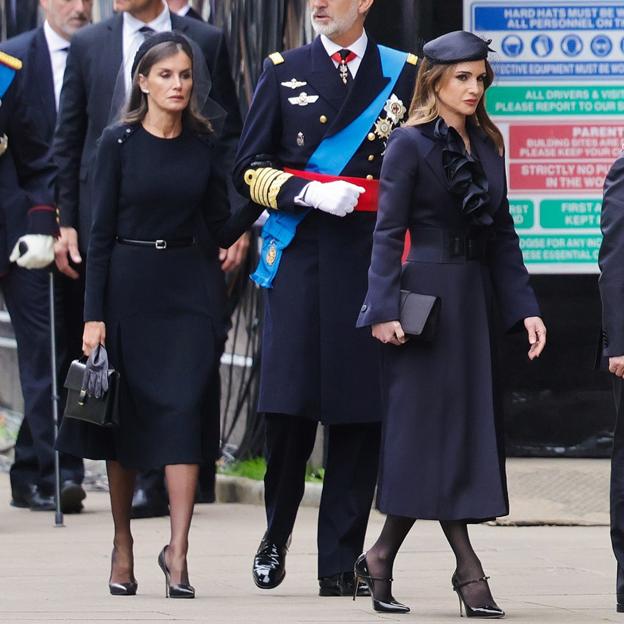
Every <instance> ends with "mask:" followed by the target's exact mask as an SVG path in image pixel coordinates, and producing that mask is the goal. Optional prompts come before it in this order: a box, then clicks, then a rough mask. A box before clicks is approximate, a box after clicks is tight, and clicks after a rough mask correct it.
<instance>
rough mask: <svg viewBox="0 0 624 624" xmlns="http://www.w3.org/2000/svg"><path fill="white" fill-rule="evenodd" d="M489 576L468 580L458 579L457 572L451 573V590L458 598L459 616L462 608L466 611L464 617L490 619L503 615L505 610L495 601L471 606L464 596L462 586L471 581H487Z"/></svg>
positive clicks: (461, 614) (469, 583)
mask: <svg viewBox="0 0 624 624" xmlns="http://www.w3.org/2000/svg"><path fill="white" fill-rule="evenodd" d="M489 578H490V577H489V576H482V577H481V578H478V579H473V580H470V581H460V580H458V578H457V574H453V577H452V578H451V585H452V586H453V591H454V592H456V593H457V598H458V599H459V615H460V617H464V613H463V610H465V611H466V617H478V618H487V619H491V620H495V619H499V618H503V617H505V612H504V611H503V610H502V609H501V608H500V607H499V606H498V605H497V604H496V603H493V604H484V605H479V606H478V607H471V606H470V605H469V604H468V603H467V602H466V599H465V598H464V592H463V591H462V587H465V586H466V585H471V584H472V583H487V582H488V579H489ZM462 608H463V609H462Z"/></svg>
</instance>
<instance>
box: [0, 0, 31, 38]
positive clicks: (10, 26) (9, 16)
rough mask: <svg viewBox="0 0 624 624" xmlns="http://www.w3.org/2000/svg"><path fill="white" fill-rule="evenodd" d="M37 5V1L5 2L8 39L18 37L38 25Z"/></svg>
mask: <svg viewBox="0 0 624 624" xmlns="http://www.w3.org/2000/svg"><path fill="white" fill-rule="evenodd" d="M37 4H38V1H37V0H4V3H3V6H4V17H5V18H6V34H7V37H16V36H17V35H19V34H20V33H23V32H24V31H26V30H31V29H32V28H34V27H35V26H36V25H37ZM1 26H2V22H1V21H0V27H1Z"/></svg>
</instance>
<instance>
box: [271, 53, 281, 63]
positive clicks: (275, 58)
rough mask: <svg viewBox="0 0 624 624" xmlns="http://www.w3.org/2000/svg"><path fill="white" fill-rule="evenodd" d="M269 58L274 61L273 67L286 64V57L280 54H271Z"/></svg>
mask: <svg viewBox="0 0 624 624" xmlns="http://www.w3.org/2000/svg"><path fill="white" fill-rule="evenodd" d="M269 58H270V59H271V61H273V65H280V64H281V63H283V62H284V57H283V56H282V55H281V54H280V53H279V52H273V53H272V54H269Z"/></svg>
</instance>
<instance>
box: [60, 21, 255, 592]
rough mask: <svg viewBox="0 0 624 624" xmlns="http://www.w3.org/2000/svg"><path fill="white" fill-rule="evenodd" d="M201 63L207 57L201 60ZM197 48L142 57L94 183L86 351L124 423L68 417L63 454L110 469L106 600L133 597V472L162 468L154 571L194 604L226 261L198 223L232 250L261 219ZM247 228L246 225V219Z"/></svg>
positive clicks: (142, 51) (178, 44)
mask: <svg viewBox="0 0 624 624" xmlns="http://www.w3.org/2000/svg"><path fill="white" fill-rule="evenodd" d="M197 62H198V63H199V64H201V63H202V60H201V59H198V61H197ZM199 71H201V70H200V69H198V68H197V66H195V65H194V59H193V49H192V47H191V44H190V42H189V40H188V39H187V38H186V37H184V36H183V35H181V34H179V33H176V32H162V33H158V34H155V35H153V36H152V37H151V38H149V39H148V40H146V41H145V42H144V43H143V44H142V45H141V46H140V48H139V50H138V52H137V54H136V58H135V60H134V63H133V68H132V89H131V92H130V96H129V102H128V105H127V110H126V112H125V113H124V115H123V117H122V122H121V124H116V125H113V126H111V127H109V128H107V129H106V130H105V131H104V133H103V135H102V138H101V141H100V143H99V147H98V151H97V157H96V163H95V166H94V170H93V174H94V176H95V180H94V185H95V188H98V189H99V192H98V193H97V194H94V197H93V208H94V218H93V227H92V229H91V239H90V242H89V251H88V262H87V280H86V296H85V314H84V316H85V327H84V334H83V350H84V352H85V355H89V354H90V353H91V352H92V350H93V349H96V348H99V346H100V345H103V344H106V348H107V350H108V353H109V355H110V362H111V365H112V367H113V368H115V369H116V370H118V371H119V372H120V387H119V414H120V416H119V426H118V427H116V428H114V429H112V430H111V429H108V428H104V427H98V426H96V425H92V424H89V423H86V422H81V421H78V420H71V419H69V418H66V419H64V421H63V423H62V425H61V430H60V432H59V437H58V447H59V448H60V449H62V450H65V451H66V452H69V453H72V454H75V455H78V456H82V457H91V458H93V459H106V460H107V472H108V479H109V485H110V498H111V508H112V514H113V520H114V526H115V535H114V542H113V543H114V549H113V555H112V561H111V576H110V583H109V587H110V592H111V594H113V595H134V594H135V593H136V591H137V582H136V580H135V578H134V572H133V538H132V534H131V531H130V511H131V503H132V492H133V489H134V478H135V474H136V471H137V470H145V469H149V468H159V467H162V466H164V467H165V472H166V478H167V486H168V488H169V500H170V505H171V536H170V539H169V542H168V544H167V545H166V546H165V547H164V548H163V549H162V551H161V553H160V555H159V557H158V562H159V565H160V567H161V569H162V571H163V573H164V575H165V579H166V596H167V597H171V598H194V596H195V590H194V589H193V587H192V586H191V585H190V583H189V578H188V568H187V562H186V558H187V552H188V535H189V530H190V525H191V519H192V514H193V505H194V500H195V490H196V485H197V477H198V472H199V464H200V463H201V462H202V461H203V460H204V457H205V454H206V449H207V448H209V447H210V446H211V445H213V444H214V441H211V440H210V437H211V436H212V435H214V431H213V430H212V428H211V427H210V423H208V422H207V421H206V418H205V417H204V415H205V410H206V405H205V404H206V400H207V395H208V393H207V388H208V386H209V383H210V381H211V379H212V378H213V368H214V366H215V359H214V357H212V355H213V353H214V351H215V349H216V348H217V345H218V343H219V341H220V336H219V331H218V329H217V327H218V324H219V323H220V322H221V319H222V317H223V310H222V309H220V305H221V303H222V302H221V301H220V299H219V298H218V297H217V298H215V297H213V290H215V289H218V288H220V282H219V281H216V282H215V281H213V280H211V276H215V275H217V276H218V275H219V274H218V272H217V271H215V270H210V268H209V266H210V265H211V264H212V265H215V266H216V267H217V268H218V258H217V257H216V256H215V255H214V254H212V255H209V254H207V253H205V251H204V249H203V248H202V247H201V246H199V245H198V244H197V241H198V238H199V236H200V233H201V226H200V220H199V218H198V217H199V216H200V214H201V215H202V217H203V219H202V221H203V223H204V224H205V226H206V227H207V228H208V229H209V230H210V232H211V233H212V235H213V236H214V238H215V240H216V241H217V242H218V243H219V244H221V245H222V246H223V247H228V246H229V245H230V244H232V243H233V242H234V241H235V240H237V238H238V237H239V236H240V235H241V233H242V232H244V231H245V229H246V228H247V227H249V225H250V222H251V223H253V221H254V220H255V218H256V217H257V213H254V211H248V212H249V215H243V221H242V222H237V221H236V220H235V219H234V220H233V219H231V218H230V211H229V206H228V199H227V186H226V176H225V174H224V171H223V169H222V162H221V152H220V146H219V145H218V143H217V141H215V140H214V131H213V126H212V125H211V123H210V121H209V120H208V119H206V118H205V117H204V116H203V114H202V112H201V111H202V110H203V109H202V108H201V107H200V106H201V105H200V103H199V102H201V101H202V99H201V97H200V95H201V94H199V93H198V92H197V89H198V86H197V85H199V84H200V81H199V80H198V77H199V76H198V72H199ZM245 218H246V219H247V221H244V219H245Z"/></svg>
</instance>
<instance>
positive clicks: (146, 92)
mask: <svg viewBox="0 0 624 624" xmlns="http://www.w3.org/2000/svg"><path fill="white" fill-rule="evenodd" d="M141 93H145V95H148V94H149V91H144V90H143V89H141Z"/></svg>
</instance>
